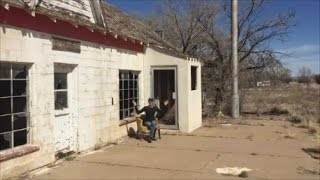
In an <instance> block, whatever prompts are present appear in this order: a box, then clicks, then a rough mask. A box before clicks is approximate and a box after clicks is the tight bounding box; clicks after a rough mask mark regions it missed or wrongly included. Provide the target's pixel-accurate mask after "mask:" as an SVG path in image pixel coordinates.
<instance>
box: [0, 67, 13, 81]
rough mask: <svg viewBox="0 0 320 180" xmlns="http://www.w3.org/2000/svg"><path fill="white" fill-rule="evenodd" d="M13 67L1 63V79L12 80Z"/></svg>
mask: <svg viewBox="0 0 320 180" xmlns="http://www.w3.org/2000/svg"><path fill="white" fill-rule="evenodd" d="M10 71H11V65H10V64H7V63H0V79H10V78H11V75H10Z"/></svg>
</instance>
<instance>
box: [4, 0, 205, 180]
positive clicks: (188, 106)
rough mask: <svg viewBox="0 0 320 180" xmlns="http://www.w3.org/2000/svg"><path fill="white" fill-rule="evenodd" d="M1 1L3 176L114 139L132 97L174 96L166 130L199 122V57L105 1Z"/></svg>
mask: <svg viewBox="0 0 320 180" xmlns="http://www.w3.org/2000/svg"><path fill="white" fill-rule="evenodd" d="M28 2H29V1H28ZM0 3H1V6H0V179H1V178H8V177H12V176H15V175H19V174H22V173H25V172H28V171H30V170H33V169H36V168H39V167H42V166H45V165H48V164H50V163H52V162H54V161H55V160H56V158H59V155H60V154H63V153H69V152H84V151H89V150H92V149H95V148H97V147H101V146H104V145H106V144H108V143H112V142H115V141H117V139H119V138H120V137H122V136H125V135H126V134H127V129H126V128H125V127H119V124H120V123H121V122H122V121H123V120H127V119H130V118H132V115H133V107H132V104H131V101H132V100H136V101H138V102H139V104H140V105H144V104H146V102H147V99H148V98H149V97H153V98H156V99H158V100H159V102H160V104H161V102H163V100H165V99H166V98H167V99H169V100H170V102H171V105H170V109H168V110H167V112H171V114H174V115H173V116H172V117H169V118H168V119H169V121H168V123H167V122H164V126H163V127H164V128H173V129H177V130H179V131H182V132H190V131H192V130H194V129H196V128H198V127H200V126H201V122H202V119H201V83H200V82H201V79H200V78H201V76H200V74H201V66H200V65H201V64H200V62H199V61H198V60H195V59H191V58H187V57H185V56H184V55H181V54H179V53H178V52H176V51H175V50H174V48H173V47H171V46H170V45H169V44H167V43H166V42H163V41H162V39H161V38H160V37H158V36H157V35H156V34H155V33H154V32H152V31H151V30H149V29H148V28H147V27H145V26H144V25H143V24H141V23H139V22H137V21H135V20H133V19H131V18H130V17H128V16H126V15H124V14H123V13H121V12H120V11H118V10H116V9H115V8H113V7H111V6H110V5H108V4H104V3H102V2H100V1H89V0H68V1H66V0H64V1H62V0H54V1H53V0H52V1H51V0H50V1H49V0H42V1H37V0H32V1H31V2H29V3H24V1H22V0H0ZM112 16H113V17H112ZM123 22H125V23H123ZM121 23H122V24H121ZM132 28H134V29H132ZM169 84H170V85H169ZM156 87H166V89H164V88H163V89H161V90H159V89H158V88H156ZM166 95H167V96H166ZM170 118H171V119H170ZM166 123H167V124H166ZM129 126H132V127H133V128H135V124H130V125H129Z"/></svg>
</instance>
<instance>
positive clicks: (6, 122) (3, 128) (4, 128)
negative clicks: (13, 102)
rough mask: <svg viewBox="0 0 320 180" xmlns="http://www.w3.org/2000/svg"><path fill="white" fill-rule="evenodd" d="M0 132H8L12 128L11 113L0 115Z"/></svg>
mask: <svg viewBox="0 0 320 180" xmlns="http://www.w3.org/2000/svg"><path fill="white" fill-rule="evenodd" d="M0 124H1V125H0V133H4V132H8V131H11V130H12V123H11V115H9V116H0Z"/></svg>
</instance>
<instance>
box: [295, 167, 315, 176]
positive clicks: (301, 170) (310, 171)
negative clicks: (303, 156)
mask: <svg viewBox="0 0 320 180" xmlns="http://www.w3.org/2000/svg"><path fill="white" fill-rule="evenodd" d="M297 172H298V173H299V174H310V175H315V176H319V175H320V170H319V169H306V168H304V167H301V166H298V167H297Z"/></svg>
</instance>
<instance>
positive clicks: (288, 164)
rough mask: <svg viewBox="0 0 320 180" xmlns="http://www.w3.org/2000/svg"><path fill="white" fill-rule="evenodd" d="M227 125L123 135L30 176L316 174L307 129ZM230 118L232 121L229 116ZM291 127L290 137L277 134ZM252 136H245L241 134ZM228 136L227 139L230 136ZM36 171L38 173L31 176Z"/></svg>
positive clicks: (262, 176)
mask: <svg viewBox="0 0 320 180" xmlns="http://www.w3.org/2000/svg"><path fill="white" fill-rule="evenodd" d="M245 122H246V123H248V124H249V125H243V124H242V125H240V124H236V123H234V124H233V125H232V126H230V127H221V126H216V127H204V128H201V129H198V130H196V131H195V132H193V133H192V134H190V135H183V134H179V135H173V134H171V135H169V134H167V135H163V136H162V137H163V138H162V139H161V140H158V141H156V142H153V143H151V144H148V143H147V142H145V141H139V140H136V139H127V140H126V141H125V142H124V143H122V144H120V145H115V146H112V147H106V148H102V149H100V150H98V151H96V152H94V153H90V154H87V155H84V156H79V157H76V158H75V159H73V160H71V161H64V162H63V163H62V164H60V165H59V166H57V167H54V168H51V169H48V170H46V171H45V172H43V173H41V174H40V175H39V173H31V174H29V176H27V177H28V178H31V179H237V178H238V177H230V176H221V175H219V174H217V173H216V172H215V169H216V168H220V167H225V166H230V167H233V166H240V167H247V168H250V169H253V171H252V172H249V173H248V175H249V177H248V178H251V179H319V174H318V173H315V171H319V163H320V162H319V160H316V159H312V158H311V157H310V156H309V155H308V154H306V153H304V152H303V151H302V150H301V149H302V148H308V147H314V145H315V142H314V141H313V140H312V137H311V136H309V135H308V134H307V130H306V129H301V128H295V127H290V123H289V122H286V121H259V122H261V123H263V124H264V126H260V125H255V124H256V121H253V120H247V121H245ZM229 123H233V122H232V121H231V122H229ZM282 126H286V127H290V128H289V129H290V132H294V133H295V134H296V136H295V137H294V138H293V139H285V138H283V137H282V136H281V134H279V133H277V132H281V133H282V134H286V133H288V129H287V128H283V127H282ZM248 136H251V138H250V140H249V139H246V137H248ZM230 137H232V138H230ZM35 174H37V175H35Z"/></svg>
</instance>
